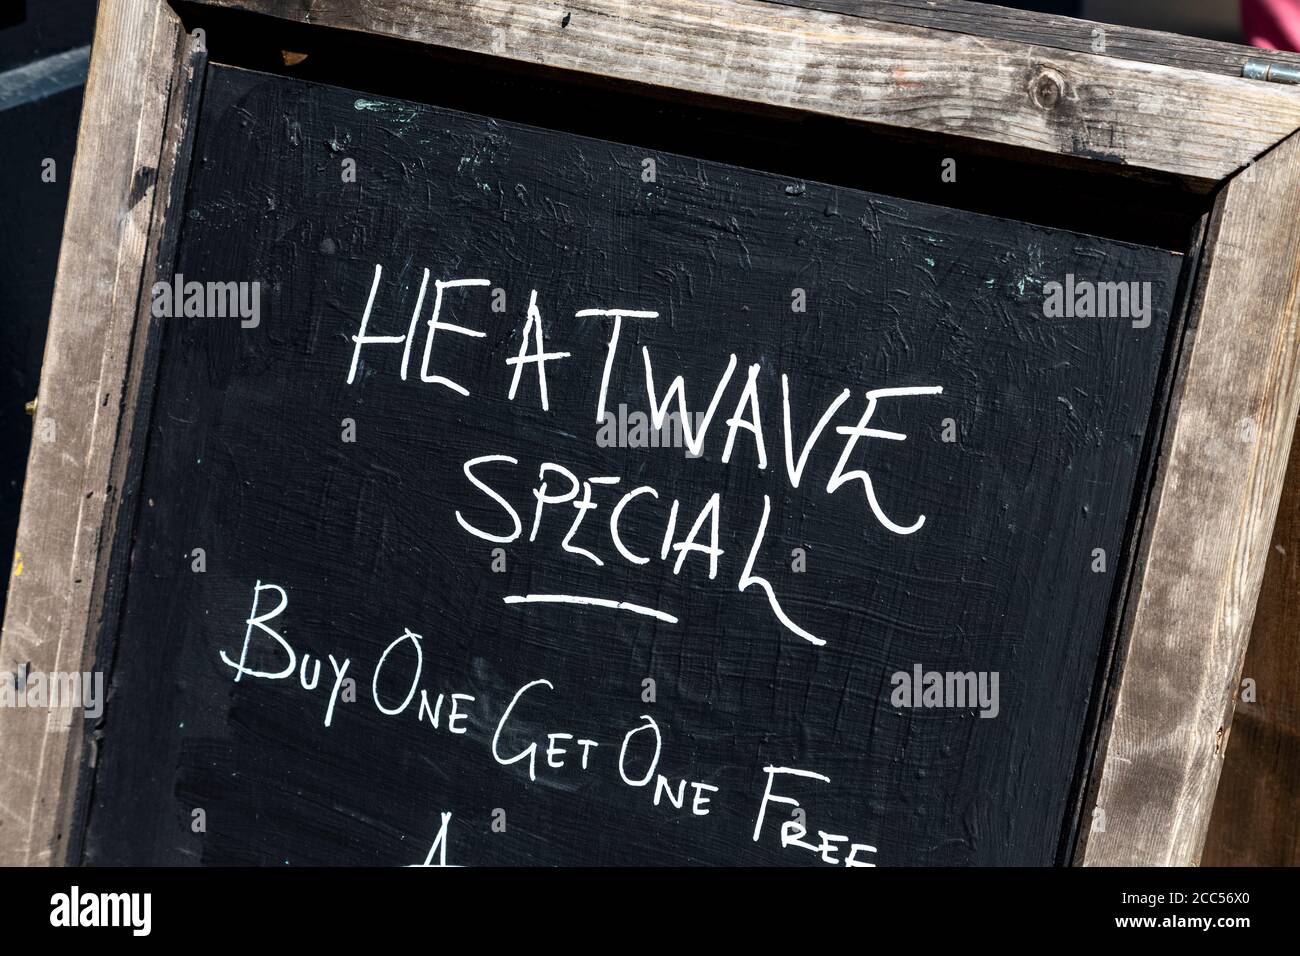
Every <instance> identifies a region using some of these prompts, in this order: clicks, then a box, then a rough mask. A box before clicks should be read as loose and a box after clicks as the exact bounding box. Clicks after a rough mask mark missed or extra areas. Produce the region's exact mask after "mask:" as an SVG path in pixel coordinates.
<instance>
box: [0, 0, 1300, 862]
mask: <svg viewBox="0 0 1300 956" xmlns="http://www.w3.org/2000/svg"><path fill="white" fill-rule="evenodd" d="M190 6H191V7H200V8H201V7H222V8H232V9H235V10H239V11H245V12H248V13H255V14H263V15H268V16H271V17H276V18H280V19H282V20H288V21H294V22H298V23H302V24H310V25H315V26H323V27H330V28H335V29H340V30H350V31H361V32H364V33H368V34H374V35H377V36H382V37H389V38H395V39H400V40H405V41H410V42H414V43H417V44H423V45H427V46H433V47H440V48H446V49H451V50H455V51H459V52H461V53H467V54H475V55H483V56H489V57H497V58H504V59H508V60H513V61H517V62H523V63H528V64H534V65H541V66H544V67H547V68H551V69H555V70H561V71H565V72H568V73H571V74H576V75H579V76H586V77H589V78H593V79H599V80H604V81H609V80H615V81H626V82H631V83H639V84H651V85H654V86H657V87H660V88H663V89H667V90H670V91H675V92H677V93H679V94H685V95H695V96H699V95H703V96H707V97H712V98H720V99H722V100H725V101H732V102H735V103H738V104H744V105H747V106H760V107H776V108H780V109H783V110H791V111H798V112H804V113H815V114H819V115H821V116H825V117H832V118H834V119H836V120H838V121H844V122H852V123H870V124H873V125H876V126H878V127H884V128H888V129H893V130H898V131H904V132H919V133H924V134H937V135H940V136H945V137H956V138H959V139H961V140H962V141H966V142H971V143H981V144H986V145H991V146H993V147H995V148H999V149H1013V150H1018V151H1023V152H1025V153H1027V154H1029V155H1031V156H1033V157H1036V158H1037V159H1038V160H1041V161H1042V162H1044V163H1074V164H1081V165H1083V166H1085V167H1088V168H1093V167H1097V166H1108V167H1111V168H1114V167H1116V166H1121V167H1122V170H1123V172H1124V173H1125V174H1126V175H1133V176H1146V175H1151V176H1165V177H1176V178H1177V179H1179V180H1180V181H1182V182H1183V183H1184V184H1186V186H1187V187H1188V188H1189V189H1192V190H1196V191H1198V192H1201V193H1205V194H1213V195H1214V211H1213V215H1212V216H1211V217H1210V218H1209V221H1208V223H1207V224H1206V228H1205V230H1204V236H1203V244H1202V255H1201V262H1200V266H1199V269H1198V272H1197V281H1196V284H1195V288H1194V290H1193V293H1192V295H1191V298H1190V301H1189V305H1188V313H1187V332H1186V335H1185V337H1184V342H1183V347H1182V353H1181V355H1180V356H1179V358H1178V362H1177V368H1176V374H1175V385H1174V389H1175V391H1174V397H1173V400H1172V403H1171V410H1170V413H1169V416H1168V419H1167V422H1166V427H1165V431H1164V434H1163V436H1162V438H1161V440H1160V445H1159V451H1158V455H1157V461H1156V467H1155V472H1154V478H1153V487H1152V491H1151V494H1150V497H1149V500H1148V502H1147V507H1146V510H1145V513H1144V515H1143V516H1142V520H1141V524H1140V529H1139V535H1138V538H1137V543H1136V550H1135V554H1134V566H1133V570H1132V572H1131V576H1130V579H1129V584H1128V592H1127V597H1126V599H1125V603H1124V607H1123V620H1122V626H1121V632H1120V640H1119V641H1118V642H1117V647H1116V654H1115V662H1114V665H1113V669H1112V676H1111V681H1110V687H1111V698H1110V700H1109V703H1108V705H1107V707H1106V709H1105V714H1104V715H1103V720H1102V724H1101V734H1100V739H1099V741H1098V747H1097V751H1096V753H1097V756H1096V759H1095V761H1094V765H1093V767H1092V769H1091V773H1090V774H1089V777H1088V786H1087V790H1086V793H1085V795H1084V805H1083V811H1084V812H1083V815H1082V819H1083V820H1085V821H1087V820H1089V819H1094V817H1093V814H1092V812H1093V810H1094V809H1097V810H1100V811H1102V813H1103V814H1104V821H1105V823H1104V829H1102V828H1099V827H1097V826H1094V827H1092V828H1091V829H1092V831H1093V832H1091V833H1084V834H1082V835H1081V837H1080V840H1079V845H1078V848H1077V851H1076V852H1075V854H1074V858H1075V860H1076V861H1078V862H1082V863H1085V864H1089V865H1097V864H1102V865H1110V864H1192V863H1195V862H1197V860H1198V856H1199V853H1200V848H1201V844H1202V841H1203V839H1204V833H1205V829H1206V826H1207V824H1208V821H1209V814H1210V809H1211V805H1212V800H1213V796H1214V791H1215V787H1216V784H1217V780H1218V775H1219V770H1220V766H1221V763H1222V757H1223V750H1224V746H1225V744H1226V740H1227V736H1228V731H1229V728H1230V725H1231V718H1232V712H1233V708H1234V701H1235V688H1236V685H1237V682H1238V679H1239V675H1240V670H1241V665H1242V660H1243V657H1244V654H1245V649H1246V646H1247V643H1248V639H1249V634H1250V629H1251V622H1252V616H1253V612H1254V606H1255V600H1256V595H1257V593H1258V590H1259V586H1260V580H1261V577H1262V574H1263V570H1264V565H1265V560H1266V557H1267V552H1268V545H1269V539H1270V535H1271V531H1272V525H1273V520H1274V516H1275V514H1276V512H1277V507H1278V501H1279V496H1280V494H1281V490H1282V482H1283V476H1284V469H1285V466H1286V462H1287V456H1288V450H1289V448H1290V445H1291V439H1292V430H1293V424H1294V422H1295V419H1296V415H1297V411H1298V410H1300V381H1298V380H1297V332H1298V331H1300V301H1298V296H1300V138H1297V136H1296V135H1295V134H1296V132H1297V130H1300V88H1297V87H1288V86H1283V85H1280V84H1273V83H1267V82H1263V81H1257V80H1248V79H1243V78H1241V76H1240V72H1241V66H1242V65H1243V64H1244V62H1245V60H1246V58H1247V57H1251V56H1254V57H1258V58H1261V59H1264V58H1266V59H1268V60H1269V61H1270V62H1275V63H1276V62H1285V63H1288V64H1291V65H1295V64H1296V63H1300V57H1295V56H1288V55H1285V54H1272V53H1268V54H1265V53H1264V52H1263V51H1251V50H1249V49H1247V48H1243V47H1233V46H1230V45H1225V44H1213V43H1206V42H1201V41H1194V40H1188V39H1186V38H1176V37H1169V36H1167V35H1164V34H1158V33H1152V32H1149V31H1139V30H1127V29H1122V28H1118V27H1113V28H1112V27H1105V28H1101V29H1102V30H1103V33H1102V37H1101V39H1102V43H1101V44H1100V46H1099V45H1098V42H1097V41H1098V34H1097V30H1098V28H1097V27H1096V26H1094V25H1092V24H1087V23H1084V22H1082V21H1074V20H1067V19H1065V18H1048V17H1038V16H1032V15H1028V14H1021V13H1017V12H1014V11H1005V10H1000V9H999V8H990V7H985V6H982V5H981V6H979V7H976V6H975V5H973V4H968V3H964V2H961V0H926V2H920V0H910V2H909V0H893V2H871V0H868V2H850V0H784V2H768V0H721V2H718V0H714V2H707V3H706V2H704V0H655V2H653V3H645V2H633V0H574V2H572V3H564V4H558V3H553V2H548V0H529V2H519V3H514V2H508V0H476V2H475V3H473V4H469V5H466V4H463V3H452V2H450V0H315V2H312V3H307V4H304V3H302V2H299V0H200V2H196V3H194V4H191V5H190ZM1094 51H1097V52H1094ZM199 59H200V58H196V56H195V54H194V52H193V50H192V48H191V44H190V43H189V42H188V41H187V39H186V34H185V30H184V27H183V26H182V22H181V20H180V18H179V17H178V15H177V13H176V12H175V11H174V10H173V9H172V7H171V6H170V5H169V4H168V3H167V2H165V0H101V4H100V11H99V21H98V26H97V32H96V38H95V45H94V54H93V58H92V61H91V67H90V76H89V80H88V84H87V91H86V106H85V111H84V114H83V119H82V128H81V140H80V149H79V151H78V155H77V160H76V168H75V171H74V180H73V191H72V199H71V202H70V205H69V209H68V214H67V226H66V231H65V242H64V247H63V251H62V257H61V260H60V268H59V281H58V286H57V289H56V292H55V298H54V304H53V309H52V318H51V327H50V334H49V340H48V344H47V349H46V356H45V366H44V373H43V377H42V382H41V389H40V395H39V399H38V408H37V420H38V428H39V427H40V423H41V422H43V421H50V422H53V423H54V425H55V427H56V429H57V439H56V440H55V441H52V442H42V441H37V442H35V443H34V444H33V447H32V451H31V456H30V460H29V463H28V473H27V494H26V497H25V499H24V502H23V510H22V516H21V524H20V529H19V535H18V545H17V554H16V556H15V562H14V566H13V572H12V574H11V577H10V580H9V589H10V590H9V603H8V610H7V615H6V618H5V622H4V631H3V636H2V638H0V658H2V659H3V667H4V669H6V670H9V669H14V668H21V667H25V666H30V667H31V668H33V669H37V670H46V671H79V670H87V669H89V667H90V663H91V661H93V660H94V658H95V652H96V647H95V644H96V639H97V637H98V635H99V633H100V631H99V628H100V624H101V619H102V618H103V617H104V615H105V614H106V609H108V610H111V607H112V604H113V602H114V600H115V597H114V580H115V569H120V568H121V567H122V566H123V565H124V562H125V560H126V554H125V550H127V549H125V548H124V547H123V545H122V544H121V543H120V542H119V536H118V535H117V534H116V531H117V526H118V519H119V517H120V516H122V515H123V514H124V513H126V512H127V510H128V509H129V506H130V504H131V500H130V494H131V484H132V483H131V481H130V476H131V470H132V460H133V459H132V451H133V447H134V443H133V438H134V437H135V429H134V411H135V407H136V406H135V397H136V395H137V394H138V391H139V389H140V388H141V382H142V380H143V379H145V378H147V376H148V375H149V374H150V368H149V352H150V350H149V348H148V345H149V341H150V340H149V331H150V321H149V317H148V314H147V309H146V308H144V307H143V303H144V302H145V301H146V300H147V296H145V295H144V294H143V290H145V289H147V284H146V282H147V280H150V278H151V277H152V275H153V270H154V268H155V265H154V263H155V261H156V260H157V259H158V257H159V255H160V250H162V249H164V248H165V244H166V242H167V241H168V240H167V234H168V230H167V227H166V224H167V212H168V208H169V201H170V198H171V195H172V191H171V174H172V170H173V169H174V168H175V167H176V166H177V158H178V156H180V155H183V153H182V151H183V149H184V143H185V133H186V119H187V116H188V112H187V109H186V105H187V103H188V102H189V92H190V91H191V89H192V87H193V84H194V82H195V77H196V76H197V75H198V74H197V65H198V63H199ZM61 714H66V712H61V711H57V710H55V711H50V712H49V713H46V712H41V711H27V710H11V709H6V710H4V711H0V763H3V765H4V766H5V767H6V769H7V773H6V775H5V777H4V778H3V780H0V863H9V864H15V863H17V864H51V863H60V862H63V861H64V860H65V859H66V858H67V853H68V851H67V849H66V848H67V846H68V843H69V839H68V837H69V834H70V832H71V831H70V828H71V827H72V826H73V819H74V809H75V803H76V794H77V790H78V784H79V781H80V780H81V777H82V774H81V768H82V766H83V764H86V765H89V766H92V767H93V763H94V746H95V734H93V733H92V734H90V735H89V740H88V741H87V740H83V735H82V733H81V732H80V729H79V728H77V727H76V726H75V725H74V722H73V718H72V717H71V716H66V715H65V716H62V717H61V716H60V715H61ZM1082 829H1085V830H1086V829H1089V828H1088V827H1086V826H1085V827H1083V828H1082Z"/></svg>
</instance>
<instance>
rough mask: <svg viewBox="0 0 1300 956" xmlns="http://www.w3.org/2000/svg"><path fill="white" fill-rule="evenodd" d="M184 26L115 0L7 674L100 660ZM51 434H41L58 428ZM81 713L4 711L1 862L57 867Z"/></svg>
mask: <svg viewBox="0 0 1300 956" xmlns="http://www.w3.org/2000/svg"><path fill="white" fill-rule="evenodd" d="M183 36H184V34H183V32H182V30H181V27H180V24H179V21H178V20H177V18H176V16H175V14H174V13H172V11H171V9H170V8H169V7H168V6H167V5H166V4H165V3H163V2H162V0H102V2H101V4H100V8H99V17H98V21H97V25H96V34H95V43H94V52H93V55H92V57H91V63H90V72H89V76H88V78H87V82H86V95H85V106H84V109H83V111H82V120H81V130H80V137H79V144H78V149H77V157H76V162H75V166H74V169H73V174H72V190H71V197H70V199H69V203H68V210H67V215H66V219H65V227H64V240H63V247H62V250H61V253H60V257H59V273H58V281H57V284H56V287H55V291H54V300H53V304H52V306H51V317H50V330H49V335H48V338H47V340H46V347H45V361H44V365H43V368H42V374H41V385H40V391H39V394H38V398H37V409H36V423H35V424H36V428H35V431H36V436H37V437H36V438H35V439H34V441H33V442H32V447H31V452H30V457H29V459H28V465H27V482H26V488H25V491H24V497H23V505H22V514H21V516H20V519H19V528H18V540H17V545H16V553H15V557H14V563H13V567H12V571H11V573H10V577H9V582H8V584H9V601H8V607H7V609H6V615H5V622H4V630H3V633H2V634H0V669H2V670H5V671H9V672H15V671H18V670H27V671H42V672H46V673H50V672H74V673H75V672H80V671H84V670H87V669H88V668H89V667H90V662H89V657H90V654H91V644H92V641H91V640H90V636H91V635H92V634H93V633H94V631H95V629H96V627H97V620H96V616H97V607H98V605H99V602H100V601H101V599H102V588H103V579H104V572H105V567H106V563H107V554H106V551H105V549H104V548H103V547H102V546H103V544H104V542H105V540H106V536H107V535H109V534H110V530H109V529H111V528H112V527H113V524H114V521H115V519H116V516H117V513H118V511H119V509H118V507H117V504H118V502H117V493H116V489H115V488H114V487H113V480H112V475H113V473H114V468H115V461H116V459H117V458H118V454H117V453H118V447H117V439H118V435H119V424H120V417H121V414H122V411H123V408H124V406H125V405H126V404H129V396H127V395H125V394H124V385H125V382H126V380H127V375H128V367H129V360H130V356H131V346H132V340H133V332H134V328H135V325H136V311H137V303H138V298H139V292H140V281H141V271H142V268H143V265H144V262H145V258H146V254H147V247H148V240H149V231H150V227H151V222H152V220H153V218H154V213H155V208H154V207H155V203H154V198H155V194H156V192H157V189H156V188H155V181H156V179H157V170H158V168H159V166H160V159H162V158H165V157H161V156H160V153H161V151H162V147H163V142H164V132H165V129H164V127H165V117H166V110H167V105H168V98H169V93H170V90H171V88H172V85H173V81H174V66H175V63H176V56H177V51H178V43H179V42H181V39H182V37H183ZM47 422H48V423H52V424H53V428H54V432H53V436H54V440H53V441H49V442H46V441H43V440H42V437H41V436H42V431H43V430H44V429H45V428H46V427H47V425H46V423H47ZM83 721H84V717H83V715H82V713H81V712H80V711H77V710H73V709H71V708H51V709H48V710H46V709H33V710H27V709H14V708H3V709H0V766H3V767H4V768H5V772H4V773H3V774H0V865H19V864H50V863H59V862H61V861H62V858H63V855H64V852H65V851H64V847H65V846H66V842H67V841H66V836H67V834H66V832H65V825H66V823H67V822H68V820H69V819H70V817H71V813H72V803H73V798H74V795H75V792H76V778H77V775H78V770H79V766H80V759H81V745H82V740H83V737H84V733H83V723H82V722H83Z"/></svg>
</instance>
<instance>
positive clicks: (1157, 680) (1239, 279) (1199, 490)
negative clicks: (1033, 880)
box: [1083, 137, 1300, 865]
mask: <svg viewBox="0 0 1300 956" xmlns="http://www.w3.org/2000/svg"><path fill="white" fill-rule="evenodd" d="M1208 258H1209V261H1208V264H1207V269H1206V272H1205V274H1204V275H1205V278H1204V285H1203V287H1202V288H1201V290H1200V303H1199V309H1197V311H1196V313H1195V314H1194V316H1193V320H1192V321H1193V322H1194V323H1195V327H1194V329H1193V330H1192V332H1191V333H1190V334H1191V335H1192V340H1191V343H1190V353H1189V354H1188V355H1187V356H1186V357H1185V359H1184V364H1183V377H1182V381H1181V383H1180V386H1179V389H1180V395H1179V396H1178V397H1177V399H1176V403H1175V407H1174V408H1173V409H1172V411H1171V413H1170V415H1171V423H1170V425H1169V427H1168V431H1167V434H1166V442H1165V445H1164V448H1163V451H1162V461H1161V464H1160V466H1159V472H1158V474H1157V480H1156V492H1155V498H1154V500H1153V503H1152V506H1151V510H1150V512H1149V516H1148V520H1147V525H1146V528H1145V529H1144V539H1145V540H1144V543H1143V546H1142V548H1143V549H1142V552H1141V555H1140V559H1139V567H1138V569H1137V572H1136V574H1137V579H1136V587H1137V598H1136V602H1135V605H1134V607H1133V609H1132V624H1131V638H1130V641H1129V645H1128V648H1127V654H1126V656H1125V659H1124V663H1123V674H1122V677H1121V679H1120V683H1119V686H1118V691H1117V695H1116V703H1115V709H1114V714H1113V720H1112V722H1111V724H1110V729H1109V733H1108V735H1106V736H1107V737H1108V739H1107V741H1106V751H1105V756H1104V762H1103V764H1102V772H1101V776H1100V780H1099V784H1098V789H1097V796H1096V801H1095V805H1096V807H1097V808H1099V809H1100V810H1101V811H1102V812H1103V813H1104V815H1105V818H1104V819H1105V830H1104V831H1098V832H1093V833H1091V834H1090V835H1087V836H1086V837H1085V839H1086V840H1087V843H1086V847H1085V850H1084V857H1083V861H1084V863H1085V864H1086V865H1191V864H1195V863H1196V862H1197V861H1198V859H1199V856H1200V852H1201V847H1202V841H1203V840H1204V836H1205V831H1206V827H1207V825H1208V823H1209V818H1210V811H1211V807H1212V803H1213V799H1214V792H1215V787H1216V785H1217V784H1218V779H1219V772H1220V769H1221V767H1222V762H1223V754H1224V748H1225V746H1226V745H1227V738H1228V734H1229V731H1230V727H1231V721H1232V714H1233V707H1234V701H1235V691H1236V686H1237V681H1238V675H1240V673H1241V668H1242V661H1243V658H1244V657H1245V653H1246V645H1247V643H1248V640H1249V637H1250V629H1251V621H1252V618H1253V615H1254V611H1255V599H1256V595H1257V594H1258V592H1259V587H1260V581H1261V579H1262V577H1263V574H1264V565H1265V562H1266V559H1267V555H1268V547H1269V540H1270V536H1271V534H1272V530H1273V521H1274V516H1275V515H1276V513H1277V505H1278V500H1279V497H1280V494H1281V490H1282V481H1283V477H1284V471H1285V468H1286V463H1287V456H1288V450H1289V449H1290V446H1291V438H1292V431H1293V428H1294V425H1295V419H1296V413H1297V408H1298V407H1300V403H1298V401H1297V399H1298V398H1300V392H1298V390H1297V386H1298V384H1300V380H1298V379H1297V361H1296V360H1297V341H1296V336H1297V332H1300V137H1292V138H1290V139H1288V140H1287V141H1286V142H1285V143H1283V144H1282V145H1280V146H1279V147H1278V148H1277V149H1275V150H1273V151H1272V152H1271V153H1269V154H1268V155H1267V156H1266V157H1265V158H1264V159H1262V160H1261V161H1260V162H1259V163H1258V164H1257V166H1256V168H1255V169H1253V170H1251V171H1250V172H1249V173H1248V174H1247V175H1243V176H1238V177H1236V178H1234V179H1233V180H1232V181H1231V182H1230V183H1229V184H1228V186H1227V187H1226V189H1225V192H1224V195H1223V197H1222V205H1221V209H1220V214H1219V215H1218V217H1217V221H1216V222H1215V223H1214V224H1213V225H1212V226H1211V238H1210V240H1209V253H1208Z"/></svg>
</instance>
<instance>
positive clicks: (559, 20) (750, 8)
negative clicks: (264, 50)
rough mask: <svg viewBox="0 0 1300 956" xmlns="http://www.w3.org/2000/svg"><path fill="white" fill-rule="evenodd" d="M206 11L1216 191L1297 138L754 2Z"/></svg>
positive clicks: (1222, 89)
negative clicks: (1114, 167)
mask: <svg viewBox="0 0 1300 956" xmlns="http://www.w3.org/2000/svg"><path fill="white" fill-rule="evenodd" d="M205 3H206V4H207V5H209V6H218V7H226V8H233V9H239V10H246V11H250V12H256V13H262V14H268V15H271V16H275V17H280V18H284V19H288V20H293V21H297V22H300V23H309V24H317V25H322V26H329V27H336V28H339V29H344V30H354V31H362V32H366V33H371V34H375V35H379V36H384V37H396V38H402V39H406V40H413V41H416V42H420V43H425V44H431V45H436V46H442V47H447V48H451V49H455V50H460V51H465V52H471V53H478V54H486V55H492V56H496V57H500V58H505V59H510V60H516V61H523V62H527V63H532V64H535V65H539V66H543V67H550V68H556V69H561V70H571V71H578V72H581V73H587V74H591V75H594V76H598V77H603V78H607V79H617V80H625V81H632V82H640V83H652V84H654V85H657V86H662V87H669V88H673V89H677V90H680V91H682V92H686V93H691V94H704V95H710V96H720V97H727V98H731V99H735V100H743V101H747V102H751V103H755V104H761V105H764V106H770V107H783V108H789V109H797V110H804V111H809V112H813V113H819V114H824V115H828V116H835V117H840V118H843V119H849V120H855V121H862V122H869V123H875V124H881V125H883V126H886V127H894V128H901V129H909V130H920V131H926V132H932V133H947V134H953V135H957V136H962V137H970V138H973V139H978V140H984V141H987V142H992V143H997V144H1001V145H1003V146H1010V147H1020V148H1024V149H1029V150H1033V151H1036V152H1043V153H1050V154H1055V155H1061V156H1069V157H1082V158H1087V159H1094V160H1099V161H1103V162H1107V163H1116V164H1123V165H1125V166H1127V167H1133V168H1139V169H1144V170H1151V171H1158V172H1164V173H1173V174H1176V175H1180V176H1184V177H1187V178H1189V179H1192V180H1195V181H1199V182H1201V183H1203V184H1205V185H1207V186H1208V185H1209V184H1210V183H1213V182H1216V181H1218V180H1220V179H1223V178H1224V177H1226V176H1228V175H1230V174H1231V173H1233V172H1234V171H1236V170H1237V169H1239V168H1241V167H1243V166H1244V165H1245V164H1246V163H1248V162H1249V161H1251V160H1252V159H1254V158H1255V157H1256V156H1258V155H1260V154H1261V153H1263V152H1264V151H1265V150H1267V149H1268V148H1269V147H1270V146H1272V145H1273V144H1274V143H1276V142H1278V141H1279V140H1281V139H1282V138H1284V137H1285V136H1287V135H1289V134H1290V133H1291V132H1293V131H1294V130H1296V129H1297V128H1298V127H1300V90H1297V89H1294V88H1287V87H1284V86H1280V85H1277V84H1271V83H1262V82H1259V81H1254V80H1245V79H1239V78H1233V77H1226V76H1219V75H1213V74H1208V73H1204V72H1197V71H1192V70H1186V69H1178V68H1174V67H1168V66H1161V65H1155V64H1150V63H1138V62H1132V61H1128V60H1121V59H1116V58H1113V57H1107V56H1098V55H1094V54H1083V53H1076V52H1072V51H1066V50H1059V49H1050V48H1047V47H1041V46H1027V45H1025V44H1023V43H1019V42H1012V41H1008V40H1002V39H995V38H989V37H982V36H970V35H966V34H962V33H947V32H942V33H941V32H936V31H934V30H929V29H924V28H921V27H917V26H912V25H908V24H898V23H883V22H879V21H875V20H869V19H865V18H863V17H860V16H846V15H843V14H839V13H827V12H822V11H816V10H810V9H804V8H793V7H787V6H782V5H778V4H773V3H766V2H761V0H728V2H726V3H716V2H708V0H661V2H657V3H654V4H645V3H638V2H634V0H575V2H570V3H564V4H559V3H554V2H541V3H514V2H510V0H481V2H477V3H474V4H472V5H466V4H463V3H456V2H450V0H364V2H358V0H312V2H310V3H302V2H299V0H205Z"/></svg>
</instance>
